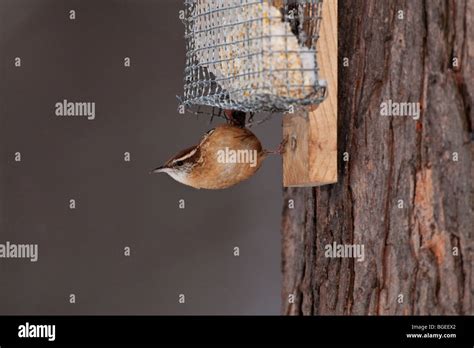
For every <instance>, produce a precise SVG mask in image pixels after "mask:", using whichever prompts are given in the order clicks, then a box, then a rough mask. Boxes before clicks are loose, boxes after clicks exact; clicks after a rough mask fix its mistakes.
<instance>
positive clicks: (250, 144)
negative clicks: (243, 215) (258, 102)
mask: <svg viewBox="0 0 474 348" xmlns="http://www.w3.org/2000/svg"><path fill="white" fill-rule="evenodd" d="M277 152H279V153H281V151H277ZM270 153H274V152H272V151H266V150H263V149H262V145H261V144H260V141H259V140H258V139H257V137H256V136H255V135H254V134H253V133H252V132H251V131H250V130H248V129H247V128H244V127H238V126H235V125H229V124H222V125H219V126H217V127H216V128H214V129H211V130H210V131H208V132H207V133H206V134H205V135H204V136H203V137H202V139H201V141H200V143H199V144H198V145H196V146H192V147H190V148H188V149H185V150H183V151H181V152H179V153H178V154H176V155H175V156H174V157H172V158H170V159H169V160H168V161H167V162H166V163H165V164H164V165H163V166H160V167H158V168H156V169H154V170H152V171H151V173H166V174H168V175H169V176H171V177H172V178H173V179H175V180H176V181H178V182H180V183H183V184H185V185H188V186H192V187H194V188H197V189H200V188H204V189H223V188H227V187H230V186H233V185H235V184H238V183H239V182H241V181H243V180H246V179H248V178H250V177H251V176H252V175H253V174H255V172H256V171H257V170H258V169H259V168H260V166H261V164H262V161H263V160H264V159H265V157H266V156H267V154H270Z"/></svg>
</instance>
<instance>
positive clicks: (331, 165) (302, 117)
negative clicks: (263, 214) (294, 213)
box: [283, 0, 338, 187]
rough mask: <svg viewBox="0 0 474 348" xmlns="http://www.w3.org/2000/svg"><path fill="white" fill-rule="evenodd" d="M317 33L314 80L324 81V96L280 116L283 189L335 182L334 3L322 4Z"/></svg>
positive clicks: (335, 12) (335, 23)
mask: <svg viewBox="0 0 474 348" xmlns="http://www.w3.org/2000/svg"><path fill="white" fill-rule="evenodd" d="M319 34H320V37H319V39H318V42H317V63H318V66H319V76H318V77H319V79H322V80H326V81H327V85H328V91H327V92H328V94H327V98H326V100H324V101H323V102H322V103H321V104H320V105H318V106H316V105H315V106H310V107H307V108H306V110H304V111H301V112H298V113H294V114H287V115H285V116H284V117H283V139H285V138H286V139H287V141H288V142H287V145H286V151H285V153H284V154H283V185H284V186H285V187H296V186H320V185H326V184H331V183H335V182H337V65H338V57H337V0H324V1H323V5H322V20H321V29H320V33H319ZM306 116H307V117H306Z"/></svg>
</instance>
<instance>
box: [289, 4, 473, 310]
mask: <svg viewBox="0 0 474 348" xmlns="http://www.w3.org/2000/svg"><path fill="white" fill-rule="evenodd" d="M327 1H329V0H327ZM338 11H339V24H338V26H339V30H338V31H339V58H338V60H339V91H338V100H339V104H338V109H339V116H338V117H339V121H338V122H339V124H338V132H339V133H338V139H339V144H338V153H339V157H340V158H339V163H338V166H339V173H338V174H339V182H338V183H337V184H334V185H329V186H324V187H320V188H289V189H285V192H284V196H285V208H284V211H283V240H282V244H283V255H282V256H283V262H282V268H283V289H282V311H283V313H284V314H290V315H297V314H303V315H313V314H314V315H319V314H321V315H324V314H362V315H366V314H370V315H381V314H395V315H404V314H414V315H418V314H474V312H473V304H472V299H473V292H474V290H473V283H474V281H473V276H472V266H473V263H474V262H473V251H472V246H473V240H472V231H473V230H474V212H473V210H474V209H473V206H474V199H473V198H474V195H473V187H472V180H473V168H472V162H473V157H474V156H473V153H474V151H473V139H472V124H473V117H474V116H473V109H472V106H473V95H474V71H473V69H472V68H473V65H474V2H473V1H469V0H460V1H454V0H452V1H451V0H446V1H440V0H433V1H432V0H430V1H422V0H417V1H377V0H365V1H343V0H339V9H338ZM400 11H401V12H400ZM323 20H324V14H323ZM344 57H347V58H348V63H349V65H348V66H347V67H346V66H344V64H343V62H344V61H343V58H344ZM388 100H392V101H393V102H419V103H420V106H421V111H420V118H419V119H418V120H415V119H414V118H416V117H389V116H381V103H382V102H387V101H388ZM345 152H347V154H348V160H347V158H344V157H345V156H344V153H345ZM345 159H346V160H345ZM290 200H293V202H294V208H293V209H292V208H291V207H292V204H291V203H292V202H291V201H290ZM333 242H336V243H337V244H347V245H350V244H356V245H363V246H364V252H365V258H364V260H363V261H362V262H359V261H357V259H355V258H351V257H344V258H337V257H336V258H331V257H326V256H325V250H326V246H327V245H328V244H332V243H333Z"/></svg>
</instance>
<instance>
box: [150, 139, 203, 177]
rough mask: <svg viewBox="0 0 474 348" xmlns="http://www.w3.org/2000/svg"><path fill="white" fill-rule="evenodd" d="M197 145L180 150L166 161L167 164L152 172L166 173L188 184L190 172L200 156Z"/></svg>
mask: <svg viewBox="0 0 474 348" xmlns="http://www.w3.org/2000/svg"><path fill="white" fill-rule="evenodd" d="M198 153H199V149H198V147H197V146H193V147H190V148H188V149H185V150H183V151H180V152H179V153H177V154H176V155H175V156H173V157H172V158H170V159H169V160H168V161H166V163H165V164H163V165H162V166H159V167H157V168H155V169H153V170H152V171H151V172H150V173H166V174H168V175H169V176H171V177H172V178H173V179H175V180H176V181H178V182H180V183H183V184H186V183H187V178H188V174H189V173H190V172H191V171H192V170H193V168H194V166H195V165H196V160H197V158H198V155H199V154H198Z"/></svg>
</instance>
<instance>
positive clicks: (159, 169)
mask: <svg viewBox="0 0 474 348" xmlns="http://www.w3.org/2000/svg"><path fill="white" fill-rule="evenodd" d="M165 169H166V167H165V166H159V167H158V168H155V169H153V170H152V171H150V174H155V173H162V172H164V171H165Z"/></svg>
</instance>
